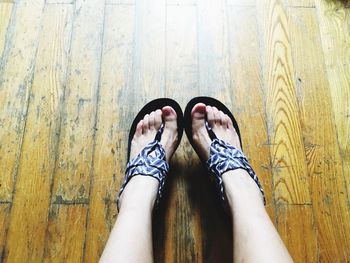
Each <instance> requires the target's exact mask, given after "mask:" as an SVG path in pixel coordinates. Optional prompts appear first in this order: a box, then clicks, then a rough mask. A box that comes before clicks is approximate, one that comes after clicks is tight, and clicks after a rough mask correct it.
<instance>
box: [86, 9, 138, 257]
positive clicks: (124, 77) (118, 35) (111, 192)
mask: <svg viewBox="0 0 350 263" xmlns="http://www.w3.org/2000/svg"><path fill="white" fill-rule="evenodd" d="M134 18H135V11H134V8H133V7H132V6H117V5H115V6H111V7H109V8H108V9H107V10H106V22H105V31H104V41H103V43H104V44H103V53H102V62H101V80H100V98H101V99H100V101H99V104H98V114H97V125H96V128H97V132H96V148H95V152H94V158H93V181H92V188H91V198H90V205H89V214H88V225H87V240H86V253H85V261H87V262H97V261H98V260H99V257H100V256H101V254H102V251H103V248H104V246H105V243H106V242H107V239H108V236H109V233H110V231H111V228H112V226H113V225H114V221H115V219H116V215H117V211H116V196H117V192H118V190H119V186H120V184H121V182H122V179H123V177H124V169H125V164H126V152H127V143H126V142H127V138H128V137H127V136H128V132H127V131H122V130H121V129H120V126H121V125H122V123H123V122H126V123H129V121H128V120H125V119H124V118H123V115H122V114H121V107H122V104H123V101H122V100H121V98H120V95H121V91H122V90H123V89H126V88H127V87H128V86H129V85H130V83H129V81H130V75H131V73H132V51H133V41H134V34H133V33H134V31H133V29H134ZM125 110H127V109H126V108H125Z"/></svg>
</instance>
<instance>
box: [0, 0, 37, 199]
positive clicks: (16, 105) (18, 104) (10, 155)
mask: <svg viewBox="0 0 350 263" xmlns="http://www.w3.org/2000/svg"><path fill="white" fill-rule="evenodd" d="M30 2H31V4H30V7H27V5H28V1H21V2H20V3H18V4H17V6H16V10H15V13H14V15H15V17H16V19H13V21H12V23H11V25H10V27H9V28H8V30H7V39H6V43H5V48H4V52H3V55H2V57H1V64H0V65H1V71H0V83H1V86H0V127H1V129H0V158H1V159H0V171H1V173H2V178H3V179H2V183H1V187H0V200H4V201H5V200H6V201H11V200H12V193H13V190H14V181H15V180H16V179H15V176H16V173H17V168H18V159H19V156H20V151H21V145H22V137H23V130H24V123H25V117H26V113H27V105H28V98H29V92H30V88H31V81H32V78H33V68H34V65H35V56H36V51H37V46H38V35H39V32H40V20H41V17H42V13H43V8H44V2H43V1H42V0H36V1H30Z"/></svg>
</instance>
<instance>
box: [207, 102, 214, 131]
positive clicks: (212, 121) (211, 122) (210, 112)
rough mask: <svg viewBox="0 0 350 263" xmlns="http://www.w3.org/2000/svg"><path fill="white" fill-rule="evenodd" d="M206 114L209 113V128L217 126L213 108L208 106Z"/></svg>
mask: <svg viewBox="0 0 350 263" xmlns="http://www.w3.org/2000/svg"><path fill="white" fill-rule="evenodd" d="M206 112H207V120H208V123H209V126H210V127H214V125H215V118H214V111H213V107H211V106H207V107H206Z"/></svg>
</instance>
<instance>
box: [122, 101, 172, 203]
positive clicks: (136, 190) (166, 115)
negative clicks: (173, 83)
mask: <svg viewBox="0 0 350 263" xmlns="http://www.w3.org/2000/svg"><path fill="white" fill-rule="evenodd" d="M162 122H164V131H163V134H162V136H161V140H160V143H161V144H162V146H163V148H164V150H165V155H166V160H167V162H169V161H170V159H171V157H172V155H173V154H174V151H175V148H176V145H177V143H178V132H177V115H176V112H175V110H174V109H173V108H171V107H170V106H165V107H163V108H162V109H161V110H160V109H159V110H156V111H152V112H151V113H149V114H146V115H145V117H144V118H143V119H142V120H141V121H140V122H139V123H138V124H137V127H136V131H135V135H134V138H133V140H132V142H131V149H130V159H132V158H134V157H136V156H137V155H138V154H139V153H140V152H141V151H142V150H143V148H145V146H147V144H149V143H150V142H151V141H153V140H154V138H155V136H156V134H157V131H158V130H159V128H160V126H161V124H162ZM158 185H159V182H158V180H157V179H155V178H153V177H150V176H134V177H132V178H131V179H130V181H129V182H128V184H127V185H126V187H125V189H124V191H123V193H122V195H121V196H120V198H119V206H120V207H122V203H124V202H126V201H127V200H130V202H131V203H135V202H132V200H135V201H136V204H137V203H139V202H144V201H146V202H147V201H151V205H152V207H153V204H154V201H155V199H156V197H157V190H158Z"/></svg>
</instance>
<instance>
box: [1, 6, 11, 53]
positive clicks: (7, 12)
mask: <svg viewBox="0 0 350 263" xmlns="http://www.w3.org/2000/svg"><path fill="white" fill-rule="evenodd" d="M12 9H13V4H12V3H0V57H2V53H3V51H4V48H5V42H6V35H7V29H8V28H9V24H10V18H11V13H12Z"/></svg>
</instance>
